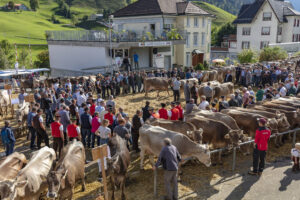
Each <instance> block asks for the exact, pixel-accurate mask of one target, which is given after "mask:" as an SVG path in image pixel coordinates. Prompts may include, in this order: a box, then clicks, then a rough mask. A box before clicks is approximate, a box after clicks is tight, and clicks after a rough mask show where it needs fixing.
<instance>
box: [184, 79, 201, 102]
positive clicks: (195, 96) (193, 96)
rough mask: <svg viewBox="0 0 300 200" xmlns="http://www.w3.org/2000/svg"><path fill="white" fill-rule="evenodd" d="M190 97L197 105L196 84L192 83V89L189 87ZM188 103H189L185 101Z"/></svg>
mask: <svg viewBox="0 0 300 200" xmlns="http://www.w3.org/2000/svg"><path fill="white" fill-rule="evenodd" d="M191 97H192V98H193V99H194V102H195V104H197V101H198V88H197V83H196V82H194V84H193V87H191ZM187 102H189V101H187Z"/></svg>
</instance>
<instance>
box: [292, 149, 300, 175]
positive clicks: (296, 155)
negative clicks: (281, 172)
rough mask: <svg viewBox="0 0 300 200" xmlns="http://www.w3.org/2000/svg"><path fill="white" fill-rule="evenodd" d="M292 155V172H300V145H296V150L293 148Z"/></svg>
mask: <svg viewBox="0 0 300 200" xmlns="http://www.w3.org/2000/svg"><path fill="white" fill-rule="evenodd" d="M291 154H292V156H291V158H292V161H293V163H294V164H293V168H292V171H293V172H296V171H299V170H300V168H299V157H300V143H296V144H295V148H293V149H292V150H291Z"/></svg>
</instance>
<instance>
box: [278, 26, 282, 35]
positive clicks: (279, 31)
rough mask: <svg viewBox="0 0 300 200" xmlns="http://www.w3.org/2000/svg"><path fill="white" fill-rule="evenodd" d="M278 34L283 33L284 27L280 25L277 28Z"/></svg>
mask: <svg viewBox="0 0 300 200" xmlns="http://www.w3.org/2000/svg"><path fill="white" fill-rule="evenodd" d="M277 35H282V27H281V26H279V27H278V29H277Z"/></svg>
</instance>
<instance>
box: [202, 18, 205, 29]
mask: <svg viewBox="0 0 300 200" xmlns="http://www.w3.org/2000/svg"><path fill="white" fill-rule="evenodd" d="M202 27H203V28H204V27H205V17H202Z"/></svg>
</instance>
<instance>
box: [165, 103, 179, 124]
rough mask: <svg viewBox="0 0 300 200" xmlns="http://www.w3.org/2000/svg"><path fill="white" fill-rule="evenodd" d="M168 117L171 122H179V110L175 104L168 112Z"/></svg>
mask: <svg viewBox="0 0 300 200" xmlns="http://www.w3.org/2000/svg"><path fill="white" fill-rule="evenodd" d="M168 117H169V119H170V120H173V121H177V120H179V110H178V109H177V108H176V107H175V102H172V103H171V110H170V111H168Z"/></svg>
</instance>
